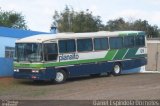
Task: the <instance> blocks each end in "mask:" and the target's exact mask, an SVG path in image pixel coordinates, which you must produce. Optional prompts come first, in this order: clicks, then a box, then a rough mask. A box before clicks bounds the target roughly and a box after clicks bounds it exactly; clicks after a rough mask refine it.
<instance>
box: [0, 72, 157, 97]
mask: <svg viewBox="0 0 160 106" xmlns="http://www.w3.org/2000/svg"><path fill="white" fill-rule="evenodd" d="M0 99H3V100H6V99H10V100H13V99H14V100H100V99H107V100H112V99H116V100H117V99H121V100H122V99H123V100H124V99H125V100H127V99H132V100H133V99H134V100H139V99H141V100H150V99H160V74H154V73H153V74H144V73H143V74H129V75H121V76H117V77H112V76H110V77H106V76H101V77H96V78H93V77H81V78H72V79H68V80H67V82H66V83H64V84H54V83H53V82H43V83H36V82H33V81H28V80H16V79H13V78H0Z"/></svg>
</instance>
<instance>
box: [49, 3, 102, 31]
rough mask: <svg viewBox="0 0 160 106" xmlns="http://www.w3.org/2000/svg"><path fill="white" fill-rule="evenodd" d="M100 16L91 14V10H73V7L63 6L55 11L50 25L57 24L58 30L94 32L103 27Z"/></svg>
mask: <svg viewBox="0 0 160 106" xmlns="http://www.w3.org/2000/svg"><path fill="white" fill-rule="evenodd" d="M100 18H101V17H100V16H93V15H92V12H89V10H88V9H87V10H86V11H80V12H75V11H74V9H73V8H71V9H69V8H68V6H66V7H65V9H64V11H63V12H61V13H58V12H57V11H55V13H54V16H53V20H54V22H53V23H52V26H55V25H56V26H57V27H58V30H59V31H60V32H95V31H98V30H100V29H102V28H103V27H104V25H102V23H101V22H102V21H101V20H100Z"/></svg>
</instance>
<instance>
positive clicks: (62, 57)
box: [59, 53, 79, 61]
mask: <svg viewBox="0 0 160 106" xmlns="http://www.w3.org/2000/svg"><path fill="white" fill-rule="evenodd" d="M75 59H79V55H78V54H76V53H73V54H62V55H60V56H59V61H66V60H75Z"/></svg>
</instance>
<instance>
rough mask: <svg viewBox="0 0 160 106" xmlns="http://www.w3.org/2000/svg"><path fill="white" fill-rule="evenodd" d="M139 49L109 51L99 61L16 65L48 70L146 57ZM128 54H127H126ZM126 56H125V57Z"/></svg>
mask: <svg viewBox="0 0 160 106" xmlns="http://www.w3.org/2000/svg"><path fill="white" fill-rule="evenodd" d="M138 49H139V48H131V49H129V50H128V52H127V49H119V50H109V51H108V53H107V54H106V56H105V57H104V58H97V59H88V60H73V61H66V62H51V63H48V62H46V63H27V64H26V63H14V66H15V68H46V67H54V66H67V65H74V64H83V63H92V62H101V61H111V60H113V58H114V60H115V59H116V60H121V59H122V58H124V59H130V58H137V57H146V56H147V54H141V55H136V52H137V50H138ZM126 52H127V53H126ZM124 55H125V56H124Z"/></svg>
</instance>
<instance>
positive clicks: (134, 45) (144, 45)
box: [134, 35, 146, 48]
mask: <svg viewBox="0 0 160 106" xmlns="http://www.w3.org/2000/svg"><path fill="white" fill-rule="evenodd" d="M137 36H144V45H143V46H142V45H136V37H137ZM134 41H135V45H134V47H136V48H138V47H146V36H145V35H136V36H135V37H134Z"/></svg>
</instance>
